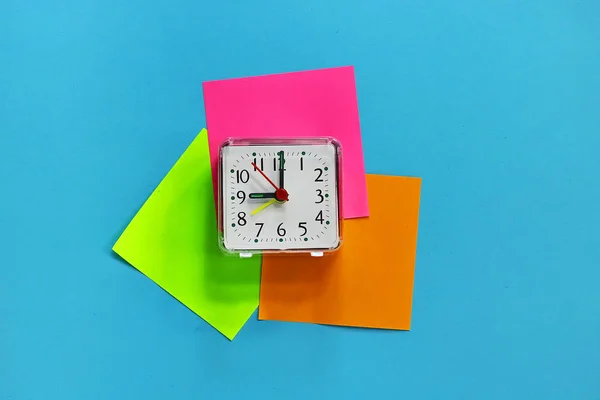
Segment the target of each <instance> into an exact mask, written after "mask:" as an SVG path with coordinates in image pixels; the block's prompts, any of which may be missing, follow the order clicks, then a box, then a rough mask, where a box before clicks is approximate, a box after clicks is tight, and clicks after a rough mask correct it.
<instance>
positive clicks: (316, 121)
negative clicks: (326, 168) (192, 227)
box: [203, 67, 369, 218]
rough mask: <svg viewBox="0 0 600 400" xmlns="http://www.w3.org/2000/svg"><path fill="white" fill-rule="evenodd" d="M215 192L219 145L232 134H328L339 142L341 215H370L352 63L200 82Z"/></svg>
mask: <svg viewBox="0 0 600 400" xmlns="http://www.w3.org/2000/svg"><path fill="white" fill-rule="evenodd" d="M203 87H204V105H205V107H206V123H207V127H208V142H209V148H210V157H211V162H212V175H213V186H214V192H215V199H216V198H217V172H218V166H217V161H218V156H219V146H220V145H221V143H222V142H223V141H224V140H226V139H227V138H230V137H239V138H268V137H322V136H332V137H334V138H336V139H337V140H338V141H339V142H340V144H341V145H342V151H343V155H342V156H343V158H342V163H343V165H342V168H343V182H342V184H343V187H342V191H343V192H342V194H343V204H342V206H343V208H342V210H343V216H344V218H357V217H366V216H368V215H369V206H368V201H367V186H366V178H365V164H364V158H363V151H362V141H361V136H360V122H359V118H358V102H357V99H356V83H355V80H354V67H339V68H328V69H319V70H312V71H302V72H292V73H286V74H276V75H264V76H255V77H249V78H239V79H227V80H221V81H211V82H204V84H203Z"/></svg>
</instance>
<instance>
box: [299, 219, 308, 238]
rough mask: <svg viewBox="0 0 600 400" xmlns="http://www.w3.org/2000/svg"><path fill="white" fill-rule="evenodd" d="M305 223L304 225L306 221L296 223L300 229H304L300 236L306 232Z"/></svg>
mask: <svg viewBox="0 0 600 400" xmlns="http://www.w3.org/2000/svg"><path fill="white" fill-rule="evenodd" d="M305 225H306V222H299V223H298V228H300V229H302V230H303V231H304V233H302V234H301V235H300V236H304V235H306V233H307V232H308V229H306V226H305Z"/></svg>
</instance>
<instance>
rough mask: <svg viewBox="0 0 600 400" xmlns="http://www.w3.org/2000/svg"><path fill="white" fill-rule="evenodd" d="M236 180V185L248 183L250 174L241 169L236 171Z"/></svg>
mask: <svg viewBox="0 0 600 400" xmlns="http://www.w3.org/2000/svg"><path fill="white" fill-rule="evenodd" d="M236 178H237V183H240V182H241V183H248V181H249V180H250V173H249V172H248V170H247V169H243V170H241V171H240V170H239V169H238V170H237V173H236Z"/></svg>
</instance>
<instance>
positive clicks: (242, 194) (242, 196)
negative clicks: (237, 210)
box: [236, 190, 246, 204]
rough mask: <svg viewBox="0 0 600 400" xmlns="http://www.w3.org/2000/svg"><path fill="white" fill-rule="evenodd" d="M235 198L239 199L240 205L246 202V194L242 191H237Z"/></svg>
mask: <svg viewBox="0 0 600 400" xmlns="http://www.w3.org/2000/svg"><path fill="white" fill-rule="evenodd" d="M236 196H237V198H238V199H240V200H241V201H240V204H242V203H243V202H244V200H246V193H244V191H243V190H238V192H237V195H236Z"/></svg>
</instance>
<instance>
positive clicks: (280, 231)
mask: <svg viewBox="0 0 600 400" xmlns="http://www.w3.org/2000/svg"><path fill="white" fill-rule="evenodd" d="M282 225H283V222H282V223H280V224H279V225H278V226H277V234H278V235H279V236H285V233H286V232H285V228H284V227H283V226H282Z"/></svg>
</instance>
